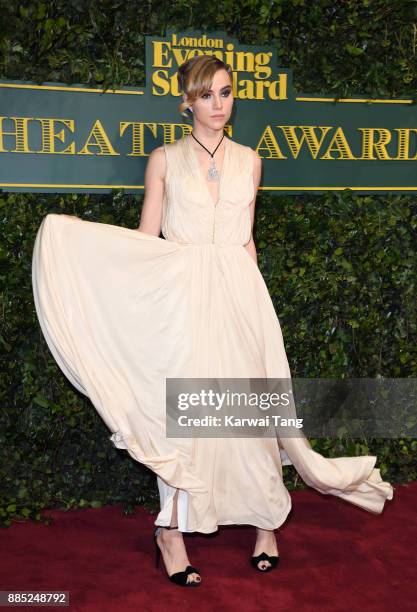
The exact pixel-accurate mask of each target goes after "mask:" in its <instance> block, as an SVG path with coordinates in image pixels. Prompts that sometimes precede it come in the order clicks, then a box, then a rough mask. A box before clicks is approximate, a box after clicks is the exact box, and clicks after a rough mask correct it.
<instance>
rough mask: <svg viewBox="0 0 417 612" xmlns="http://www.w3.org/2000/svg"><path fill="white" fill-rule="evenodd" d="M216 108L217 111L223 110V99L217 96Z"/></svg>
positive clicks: (215, 100) (215, 98)
mask: <svg viewBox="0 0 417 612" xmlns="http://www.w3.org/2000/svg"><path fill="white" fill-rule="evenodd" d="M214 108H215V110H221V109H222V102H221V98H220V97H217V96H215V97H214Z"/></svg>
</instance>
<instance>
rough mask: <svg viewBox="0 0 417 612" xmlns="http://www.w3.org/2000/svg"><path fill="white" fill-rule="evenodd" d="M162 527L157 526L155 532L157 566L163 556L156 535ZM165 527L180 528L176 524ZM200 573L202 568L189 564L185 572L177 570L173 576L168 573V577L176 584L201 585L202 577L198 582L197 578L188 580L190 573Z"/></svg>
mask: <svg viewBox="0 0 417 612" xmlns="http://www.w3.org/2000/svg"><path fill="white" fill-rule="evenodd" d="M160 529H161V527H157V528H156V529H155V533H154V534H153V537H154V542H155V567H157V568H158V567H159V560H160V558H161V549H160V548H159V546H158V542H157V541H156V536H157V535H158V533H159V531H160ZM163 529H178V525H176V526H175V527H163ZM194 573H195V574H199V573H200V570H198V569H197V568H196V567H193V566H192V565H187V567H186V568H185V570H184V571H183V572H176V573H175V574H172V575H171V576H170V575H169V574H168V572H167V574H168V578H169V579H170V580H171V582H174V583H175V584H179V585H180V586H187V587H188V586H192V587H194V586H200V584H201V578H200V581H199V582H197V581H196V580H192V581H191V582H187V578H188V575H189V574H194Z"/></svg>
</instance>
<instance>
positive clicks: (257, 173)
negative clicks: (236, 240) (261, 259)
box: [245, 149, 262, 265]
mask: <svg viewBox="0 0 417 612" xmlns="http://www.w3.org/2000/svg"><path fill="white" fill-rule="evenodd" d="M252 150H253V149H252ZM253 156H254V161H253V163H254V168H253V186H254V189H255V191H254V197H253V200H252V202H251V203H250V206H249V211H250V221H251V236H250V240H249V242H247V243H246V244H245V249H246V250H247V252H248V253H249V255H250V256H251V257H252V259H253V260H254V262H255V263H256V265H258V257H257V255H256V247H255V242H254V240H253V223H254V220H255V202H256V194H257V192H258V188H259V183H260V182H261V173H262V158H261V157H259V155H258V153H257V152H256V151H253Z"/></svg>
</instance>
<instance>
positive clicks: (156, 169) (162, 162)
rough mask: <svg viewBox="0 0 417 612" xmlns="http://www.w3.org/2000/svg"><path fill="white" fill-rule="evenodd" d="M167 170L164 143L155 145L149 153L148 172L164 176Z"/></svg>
mask: <svg viewBox="0 0 417 612" xmlns="http://www.w3.org/2000/svg"><path fill="white" fill-rule="evenodd" d="M165 172H166V159H165V151H164V147H163V145H161V146H160V147H155V149H153V150H152V151H151V153H150V154H149V158H148V163H147V166H146V173H147V174H151V175H152V176H159V177H160V178H163V177H164V176H165Z"/></svg>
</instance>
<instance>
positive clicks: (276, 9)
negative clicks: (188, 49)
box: [0, 0, 417, 527]
mask: <svg viewBox="0 0 417 612" xmlns="http://www.w3.org/2000/svg"><path fill="white" fill-rule="evenodd" d="M0 10H1V16H2V28H1V29H0V62H1V64H0V78H3V79H22V80H24V79H27V80H33V81H37V82H39V83H41V82H42V81H59V82H64V83H85V84H89V85H91V86H102V87H104V88H107V87H123V86H124V85H132V86H144V85H145V80H144V63H145V56H144V36H145V34H147V35H149V34H155V35H158V36H162V35H164V34H165V31H166V27H167V26H172V27H177V28H178V31H182V30H184V29H186V28H189V27H195V28H196V29H197V28H198V29H201V30H207V31H210V30H224V31H226V32H228V33H229V34H230V35H233V36H236V37H238V38H239V40H240V41H241V42H242V43H246V44H270V45H272V44H273V45H275V46H276V49H277V55H278V58H279V63H280V65H281V66H284V67H290V68H291V69H292V70H293V76H294V88H295V91H303V92H310V93H312V94H328V95H330V94H332V95H337V96H340V97H349V96H353V95H355V94H358V93H359V94H364V95H368V96H369V97H385V98H395V97H398V96H405V95H407V96H409V97H413V96H414V95H415V91H416V87H417V1H416V0H413V1H399V0H397V1H395V0H390V1H383V0H372V1H371V0H369V1H366V0H362V1H355V0H345V1H344V2H334V1H333V0H331V1H330V0H315V1H314V2H309V1H307V0H305V1H303V0H292V1H290V0H281V1H280V0H240V1H236V0H228V1H223V2H217V3H215V4H214V3H212V4H210V3H207V2H205V1H196V0H187V1H186V2H185V1H182V0H181V1H178V2H162V3H161V1H160V0H158V2H157V1H154V0H148V1H147V2H146V3H139V2H133V1H131V0H123V1H115V0H106V1H101V2H98V1H94V0H93V1H91V0H85V1H84V0H78V1H77V0H76V1H72V2H68V1H64V0H59V1H56V2H48V3H44V2H36V1H35V2H33V1H32V2H28V0H23V1H22V2H20V3H18V4H17V3H16V4H12V3H9V2H5V1H4V0H0ZM197 24H198V25H197ZM142 201H143V196H127V195H124V194H123V193H122V192H118V191H115V192H114V193H113V194H112V195H108V196H103V195H72V194H69V195H67V194H66V195H60V194H46V195H45V194H5V193H3V194H0V221H1V241H0V279H1V280H0V282H1V287H0V289H1V294H0V297H1V305H0V306H1V308H0V323H1V329H0V349H1V351H0V352H1V382H0V401H1V416H0V419H1V422H0V481H1V483H2V485H1V500H0V524H1V525H2V526H3V527H7V526H9V525H10V524H11V522H12V521H15V520H25V519H26V518H33V519H35V520H42V521H44V522H48V521H49V518H48V516H47V513H45V512H43V510H44V509H46V508H53V507H56V508H62V509H70V508H75V507H83V506H84V507H85V506H93V507H98V506H101V505H104V504H114V503H122V504H123V510H124V512H126V513H130V512H133V511H134V506H135V505H137V504H140V505H144V506H146V507H147V508H149V510H150V511H151V512H156V511H157V510H158V509H159V505H158V501H159V496H158V494H157V487H156V479H155V475H154V474H153V473H152V472H150V471H149V470H147V469H146V468H144V467H143V466H142V465H140V464H138V463H136V462H135V461H134V460H133V459H132V458H130V456H129V455H128V454H127V453H126V452H124V451H121V450H118V449H116V448H115V447H114V446H113V445H112V443H111V442H110V441H109V440H108V436H109V435H110V432H109V431H108V430H107V428H106V426H105V425H104V423H103V422H102V421H101V419H100V417H99V416H98V414H97V413H96V411H95V409H94V407H93V406H92V405H91V403H90V402H89V400H88V399H87V398H85V397H84V396H82V395H81V394H79V393H78V392H77V391H76V390H75V389H74V388H73V387H72V386H71V384H70V383H69V382H68V381H67V379H66V378H65V377H64V375H63V374H62V372H61V371H60V370H59V368H58V366H57V365H56V363H55V361H54V359H53V357H52V355H51V353H50V351H49V349H48V347H47V345H46V343H45V341H44V339H43V336H42V334H41V331H40V328H39V325H38V322H37V318H36V313H35V309H34V304H33V296H32V288H31V257H32V249H33V243H34V239H35V235H36V231H37V229H38V227H39V225H40V223H41V221H42V219H43V217H44V216H45V215H46V214H47V213H49V212H58V213H66V214H74V215H77V216H79V217H81V218H83V219H88V220H92V221H98V222H101V223H112V224H116V225H121V226H125V227H129V228H136V227H137V226H138V224H139V217H140V211H141V205H142ZM254 234H255V242H256V244H257V250H258V260H259V266H260V269H261V272H262V274H263V276H264V278H265V281H266V283H267V285H268V288H269V290H270V293H271V297H272V299H273V302H274V305H275V308H276V312H277V315H278V317H279V319H280V323H281V326H282V330H283V334H284V341H285V346H286V350H287V353H288V359H289V363H290V367H291V371H292V375H293V376H305V377H329V378H331V377H335V378H344V377H378V376H382V377H416V376H417V348H416V347H417V344H416V341H417V314H416V313H417V310H416V284H417V283H416V280H417V279H416V270H417V266H416V245H417V203H416V197H415V196H414V195H413V196H397V195H379V196H378V195H376V196H366V197H365V196H358V195H355V194H354V193H353V192H350V191H348V190H347V191H344V192H334V193H327V194H325V195H323V196H313V195H302V196H290V197H288V196H279V195H278V196H274V197H271V196H268V195H266V194H262V192H259V195H258V199H257V205H256V221H255V232H254ZM393 409H395V407H393ZM312 444H313V445H314V447H315V448H316V449H317V450H318V451H319V452H321V453H323V454H324V455H326V456H338V455H341V454H349V455H356V454H377V455H378V462H377V467H380V469H381V474H382V475H383V476H384V478H385V479H387V480H389V481H391V482H392V483H396V482H407V481H410V480H415V478H416V467H417V463H416V446H417V441H416V440H410V439H408V440H406V439H404V440H403V439H372V440H371V439H361V440H358V439H355V440H351V439H339V440H335V439H329V440H322V439H320V440H312ZM284 473H285V484H286V486H287V487H288V488H289V489H290V490H293V489H295V488H298V487H303V486H304V485H303V483H302V481H301V480H300V478H299V477H298V475H297V473H296V471H295V470H294V468H293V467H292V466H288V467H286V468H284Z"/></svg>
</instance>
